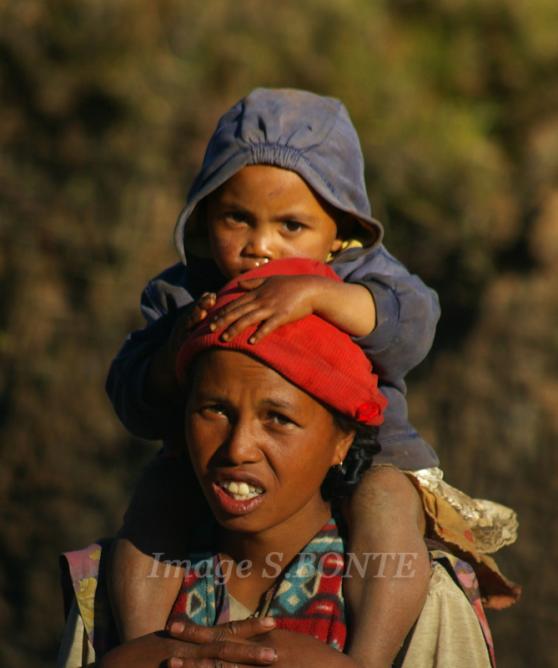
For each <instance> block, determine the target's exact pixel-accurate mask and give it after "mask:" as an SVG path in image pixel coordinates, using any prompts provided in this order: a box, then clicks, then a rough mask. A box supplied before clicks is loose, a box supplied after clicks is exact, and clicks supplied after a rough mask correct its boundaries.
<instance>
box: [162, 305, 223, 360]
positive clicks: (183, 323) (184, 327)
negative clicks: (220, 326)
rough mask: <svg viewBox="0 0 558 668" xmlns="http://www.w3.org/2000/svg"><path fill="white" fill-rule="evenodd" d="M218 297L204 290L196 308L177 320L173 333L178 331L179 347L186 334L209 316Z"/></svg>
mask: <svg viewBox="0 0 558 668" xmlns="http://www.w3.org/2000/svg"><path fill="white" fill-rule="evenodd" d="M216 298H217V296H216V294H215V293H214V292H204V293H203V295H202V296H201V297H200V298H199V299H198V301H197V302H196V304H195V305H194V308H193V309H191V310H190V311H188V312H187V313H186V314H184V315H183V316H182V317H181V318H179V319H178V320H177V321H176V324H175V326H174V329H173V335H174V334H175V331H176V338H177V339H178V348H180V346H181V345H182V343H183V341H184V338H185V336H186V335H187V334H189V333H190V332H191V331H192V330H193V329H194V328H195V327H196V325H199V323H200V322H201V321H202V320H205V318H207V312H208V311H209V309H210V308H211V307H212V306H213V305H214V304H215V300H216ZM177 350H178V349H177Z"/></svg>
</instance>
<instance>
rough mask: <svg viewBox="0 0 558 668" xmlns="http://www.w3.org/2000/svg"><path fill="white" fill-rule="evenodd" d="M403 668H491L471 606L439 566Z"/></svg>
mask: <svg viewBox="0 0 558 668" xmlns="http://www.w3.org/2000/svg"><path fill="white" fill-rule="evenodd" d="M403 668H490V657H489V654H488V649H487V647H486V643H485V641H484V637H483V635H482V631H481V628H480V624H479V621H478V619H477V617H476V615H475V613H474V612H473V608H472V607H471V604H470V603H469V601H468V600H467V597H466V596H465V594H464V593H463V592H462V591H461V589H459V587H458V586H457V585H456V584H455V582H454V581H453V580H452V579H451V576H450V575H449V573H448V572H447V571H446V569H445V568H444V567H443V566H442V565H441V564H438V563H436V562H434V564H433V568H432V576H431V578H430V586H429V589H428V595H427V598H426V602H425V604H424V608H423V609H422V612H421V614H420V617H419V619H418V622H417V625H416V627H415V631H414V633H413V637H412V639H411V642H410V644H409V649H408V650H407V654H406V655H405V660H404V661H403Z"/></svg>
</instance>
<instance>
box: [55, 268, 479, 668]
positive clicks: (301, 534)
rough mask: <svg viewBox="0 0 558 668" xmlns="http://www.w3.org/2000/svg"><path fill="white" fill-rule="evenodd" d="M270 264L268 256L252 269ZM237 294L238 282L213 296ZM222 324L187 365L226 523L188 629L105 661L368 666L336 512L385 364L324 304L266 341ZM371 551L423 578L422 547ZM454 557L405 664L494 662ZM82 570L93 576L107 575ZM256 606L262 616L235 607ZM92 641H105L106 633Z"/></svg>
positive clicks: (194, 563)
mask: <svg viewBox="0 0 558 668" xmlns="http://www.w3.org/2000/svg"><path fill="white" fill-rule="evenodd" d="M293 263H294V265H296V267H297V271H299V272H300V273H303V272H306V273H317V272H324V271H329V269H327V268H326V267H324V266H323V265H319V264H318V263H312V262H307V261H302V260H289V261H282V262H281V263H276V268H275V269H274V271H278V272H279V273H280V271H281V268H283V270H286V271H292V268H293ZM279 265H281V267H279ZM262 271H265V272H266V273H267V274H269V267H268V268H263V269H261V270H255V271H254V272H251V273H250V276H248V275H246V276H244V277H243V278H244V279H246V278H248V277H252V274H254V276H253V277H257V276H259V275H260V273H261V272H262ZM240 293H242V287H241V285H239V284H238V281H233V282H232V283H230V284H229V285H228V286H226V287H225V288H224V290H223V291H222V292H221V293H220V295H219V298H218V300H217V303H216V305H215V309H216V310H217V309H220V308H222V307H223V306H225V305H226V304H227V303H228V302H230V301H231V300H233V299H235V298H236V297H237V296H238V295H239V294H240ZM209 323H210V319H208V320H207V322H206V324H204V325H202V326H201V327H200V328H199V329H198V330H197V331H196V332H195V333H194V335H193V336H192V337H191V339H190V340H189V341H188V343H187V344H186V345H185V346H184V347H183V349H182V350H181V353H180V355H179V358H178V373H179V375H180V376H184V375H185V371H186V370H187V369H188V378H189V386H188V388H187V391H186V409H185V432H186V442H187V445H188V449H189V454H190V459H191V461H192V464H193V467H194V470H195V472H196V475H197V478H198V480H199V482H200V485H201V488H202V490H203V492H204V495H205V497H206V499H207V502H208V505H209V507H210V509H211V511H212V514H213V516H214V518H215V520H216V522H217V525H218V527H217V530H216V531H215V533H214V535H213V537H212V538H211V540H210V546H211V550H210V553H209V554H204V555H191V558H190V559H189V563H188V567H187V568H186V571H187V574H186V578H185V580H184V584H183V587H182V591H181V593H180V595H179V597H178V599H177V601H176V604H175V606H174V610H173V616H172V620H173V623H172V625H171V627H170V630H171V632H172V634H173V635H174V636H175V639H172V638H169V637H164V634H163V635H157V634H154V635H150V636H145V637H143V638H140V639H138V640H136V641H134V642H132V643H127V644H126V645H122V646H120V647H118V648H117V649H115V650H113V651H112V652H109V653H108V654H107V655H106V656H105V657H104V659H103V661H102V662H101V665H102V666H105V667H109V668H116V667H118V666H132V665H136V666H157V665H159V664H160V663H161V662H162V661H164V660H165V659H169V658H170V657H172V656H174V657H182V658H181V659H179V658H175V659H173V660H172V661H173V662H171V663H170V665H172V666H181V665H182V666H200V667H201V666H205V665H211V666H214V665H223V666H225V665H234V664H237V665H252V666H254V665H266V664H270V663H276V665H278V666H297V665H301V666H313V665H320V666H323V665H324V664H325V665H327V666H334V667H335V666H339V667H340V668H341V667H342V666H364V665H366V658H367V652H366V650H367V648H366V643H365V642H364V643H363V642H362V640H361V641H360V642H359V643H352V644H350V646H349V644H348V643H347V627H346V624H345V602H344V597H343V589H344V587H345V585H346V584H347V583H348V581H349V580H351V586H352V587H353V590H354V589H355V588H356V590H357V591H358V582H359V581H360V582H364V581H365V580H364V579H363V578H362V568H366V566H367V564H364V565H363V563H362V561H360V562H359V563H357V562H356V561H353V560H352V558H351V555H348V556H347V555H344V550H343V538H342V535H343V530H342V529H340V520H339V518H338V516H337V513H338V511H339V510H340V506H339V498H341V497H343V496H345V495H347V494H348V493H349V492H350V490H351V487H353V486H354V485H355V484H356V483H357V482H358V479H359V477H360V475H361V474H362V473H363V472H364V471H365V470H366V469H367V468H368V467H369V466H370V463H371V459H372V455H373V454H374V452H375V451H376V450H377V448H376V444H375V439H374V436H375V429H376V426H377V425H379V424H380V423H381V420H382V411H383V409H384V407H385V400H384V398H383V397H382V395H381V394H380V393H379V391H378V389H377V384H376V380H377V379H376V376H375V375H374V374H372V373H371V369H370V364H369V362H368V361H367V360H366V358H365V357H364V355H363V353H362V352H361V350H360V349H359V348H358V347H357V346H356V345H355V344H354V343H353V342H352V341H351V340H350V338H349V337H348V336H347V335H345V334H344V333H342V332H340V331H339V330H337V329H336V328H335V327H333V326H332V325H330V324H329V323H327V322H325V321H323V320H321V319H320V318H318V317H316V316H314V315H312V316H308V317H307V318H304V319H303V320H300V321H298V322H295V323H291V324H289V325H286V326H284V327H282V328H280V329H279V330H277V331H276V332H274V333H272V334H270V335H269V336H268V337H266V338H265V339H263V340H262V341H260V342H259V343H258V344H257V345H253V344H251V343H249V339H250V337H251V335H252V334H253V328H249V329H248V330H246V331H245V332H243V333H242V334H241V335H239V336H238V337H236V338H235V339H233V340H232V341H228V342H223V341H221V340H220V338H219V335H218V333H214V332H212V331H211V329H210V324H209ZM383 474H385V475H387V476H390V475H397V476H399V475H402V474H400V473H399V472H396V471H392V470H389V471H385V472H384V473H383ZM409 489H410V496H409V499H410V503H415V504H416V506H417V508H418V507H419V506H420V502H419V500H418V495H416V494H415V492H414V490H413V489H412V487H411V485H410V483H409ZM413 495H414V497H413ZM341 524H342V523H341ZM369 556H370V557H371V558H372V560H373V561H374V560H375V559H376V558H377V557H378V556H380V557H381V558H383V557H384V556H387V557H389V558H390V559H391V558H397V559H399V560H400V568H401V577H402V578H405V577H412V571H413V563H412V555H369ZM438 556H440V555H438ZM384 561H385V559H384ZM441 564H442V560H440V562H435V563H434V565H433V571H432V578H431V591H430V595H429V597H428V599H427V603H426V605H425V608H424V610H423V613H422V615H421V617H420V618H419V620H418V622H417V625H416V628H415V630H414V632H413V633H412V634H410V637H409V639H408V640H409V643H408V647H407V646H406V647H405V648H404V649H403V650H402V652H401V656H400V661H399V665H401V661H403V659H404V657H405V656H406V658H405V660H404V663H403V665H408V666H434V665H451V666H453V667H455V668H459V666H461V665H463V666H465V665H466V666H489V665H490V658H489V649H488V648H487V644H486V643H485V640H484V637H483V634H482V631H481V624H479V620H478V619H477V617H476V616H475V613H474V611H473V608H472V607H471V605H470V602H469V600H468V599H467V598H466V596H465V594H464V593H463V591H461V590H460V589H459V587H458V586H457V584H456V583H455V581H454V580H452V578H451V577H450V575H449V574H448V571H451V570H452V569H451V566H450V565H449V564H446V568H445V567H444V566H442V565H441ZM375 567H376V568H377V564H376V566H375ZM74 571H75V569H74ZM82 574H83V573H82ZM471 574H472V571H470V572H469V575H470V576H471ZM154 575H156V574H154ZM454 575H455V574H454ZM225 576H226V577H225ZM380 576H381V574H380ZM353 578H354V580H353ZM359 578H360V580H359ZM78 579H79V583H80V586H81V584H82V583H85V587H87V586H91V588H94V583H95V580H91V579H90V578H89V577H83V578H81V579H80V578H78ZM456 579H457V578H456ZM354 583H356V585H355V584H354ZM82 588H83V587H82ZM78 589H79V586H78ZM97 593H98V592H97ZM89 600H90V601H91V598H90V599H89ZM78 605H79V606H80V613H81V615H80V616H78V615H77V614H76V613H77V607H76V606H74V614H73V623H74V626H73V627H72V623H70V626H69V628H70V633H69V636H73V637H74V638H77V640H79V635H80V627H79V620H80V619H81V620H82V623H83V625H84V626H85V628H86V630H87V631H88V636H89V639H91V635H92V634H91V631H92V627H93V620H92V618H91V614H90V609H87V604H85V603H84V601H83V597H82V600H81V602H80V597H79V596H78ZM448 613H449V620H450V621H449V623H448V621H447V620H448ZM88 615H89V618H88V619H87V616H88ZM254 616H255V617H260V619H259V620H258V621H244V622H242V621H241V622H239V621H238V620H243V619H246V618H250V617H254ZM269 617H270V618H271V621H270V622H268V625H267V626H266V620H267V618H269ZM452 620H453V621H452ZM231 621H236V623H237V626H236V627H233V629H235V630H236V635H235V636H233V637H232V638H228V637H225V636H226V634H225V636H224V635H223V631H222V627H219V626H218V625H222V624H226V623H228V622H231ZM359 621H360V620H359ZM480 621H481V623H483V622H484V617H483V615H482V614H480ZM185 622H187V623H185ZM192 622H195V623H197V624H199V626H194V625H192ZM368 623H373V620H371V622H370V620H368ZM458 623H459V626H458ZM269 624H271V626H269ZM216 625H217V626H216ZM200 627H215V628H216V629H217V633H215V632H214V631H210V630H203V628H201V629H200ZM270 628H271V629H272V630H269V629H270ZM72 631H73V633H72ZM95 633H98V628H96V629H95ZM229 635H230V628H229ZM70 644H71V643H70ZM93 644H94V645H96V646H97V647H100V646H101V645H102V643H101V642H100V641H99V638H98V637H94V638H93ZM78 645H79V642H76V643H74V649H75V648H76V647H77V646H78ZM79 650H80V653H81V656H80V658H79V659H78V660H77V661H74V660H73V659H68V660H66V661H65V663H64V661H62V662H61V665H66V666H70V665H87V662H88V661H91V659H92V656H91V653H90V655H89V657H88V656H87V645H85V646H82V647H80V648H79ZM340 650H341V651H340ZM343 650H348V652H349V653H348V654H343V653H342V651H343ZM72 661H74V662H73V663H72ZM80 661H81V663H80Z"/></svg>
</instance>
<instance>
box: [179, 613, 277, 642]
mask: <svg viewBox="0 0 558 668" xmlns="http://www.w3.org/2000/svg"><path fill="white" fill-rule="evenodd" d="M274 628H275V620H274V619H273V617H258V618H256V619H245V620H242V621H238V622H228V623H227V624H218V625H217V626H200V625H199V624H194V623H193V622H186V621H180V620H176V621H173V622H171V624H170V626H169V627H168V632H169V635H171V636H172V637H173V638H176V639H178V640H184V641H186V642H192V643H196V644H198V645H202V644H207V643H215V642H223V641H225V640H236V641H241V640H248V639H249V638H252V637H254V636H258V635H261V634H262V633H268V632H269V631H272V630H273V629H274Z"/></svg>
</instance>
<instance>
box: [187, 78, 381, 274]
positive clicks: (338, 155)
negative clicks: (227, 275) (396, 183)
mask: <svg viewBox="0 0 558 668" xmlns="http://www.w3.org/2000/svg"><path fill="white" fill-rule="evenodd" d="M252 165H268V166H272V167H275V168H280V169H281V170H289V171H290V172H294V173H295V174H297V175H298V176H299V177H301V178H302V179H303V180H304V182H305V184H306V185H307V186H309V189H311V192H313V193H314V194H315V196H316V199H317V200H318V201H319V202H321V203H322V205H323V206H324V207H326V209H327V208H328V207H329V210H334V211H336V212H339V213H340V214H341V215H343V214H344V215H345V216H346V217H347V219H349V220H351V219H352V220H353V221H357V223H359V224H357V225H356V226H355V228H358V232H355V233H354V234H351V236H355V237H356V238H359V239H360V240H362V242H363V244H364V246H366V247H370V246H372V245H374V244H377V243H379V242H380V240H381V238H382V235H383V229H382V226H381V224H380V223H379V222H378V221H377V220H375V219H374V218H372V216H371V208H370V202H369V200H368V195H367V192H366V185H365V182H364V160H363V156H362V150H361V147H360V141H359V138H358V135H357V133H356V130H355V128H354V126H353V124H352V122H351V119H350V117H349V114H348V112H347V110H346V108H345V106H344V105H343V104H342V103H341V102H340V101H339V100H336V99H334V98H331V97H324V96H321V95H316V94H314V93H310V92H308V91H303V90H294V89H266V88H257V89H255V90H254V91H252V92H251V93H250V94H249V95H248V96H246V97H245V98H243V99H241V100H240V101H239V102H237V103H236V104H235V105H234V106H233V107H232V108H231V109H230V110H229V111H227V112H226V113H225V114H224V115H223V116H222V117H221V119H220V120H219V122H218V124H217V128H216V130H215V132H214V133H213V135H212V136H211V138H210V140H209V143H208V146H207V149H206V153H205V157H204V160H203V164H202V167H201V169H200V171H199V172H198V174H197V176H196V178H195V180H194V182H193V184H192V187H191V188H190V191H189V193H188V198H187V204H186V206H185V208H184V209H183V211H182V212H181V214H180V217H179V219H178V222H177V225H176V229H175V242H176V246H177V248H178V250H179V253H180V255H181V257H182V260H183V261H186V254H187V253H188V254H193V255H196V256H200V257H204V256H205V257H208V256H211V249H210V244H209V241H208V235H207V229H206V224H205V220H204V216H203V215H199V214H200V209H201V208H202V207H198V205H199V204H200V202H202V200H204V199H205V198H206V197H207V196H208V195H210V194H211V193H214V192H215V191H216V190H218V189H219V188H220V187H221V186H223V184H225V183H226V182H227V181H229V179H231V178H232V177H233V176H235V175H236V174H238V173H239V172H240V171H241V170H243V168H245V167H249V166H252ZM315 259H317V258H315ZM323 259H325V258H323Z"/></svg>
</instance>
